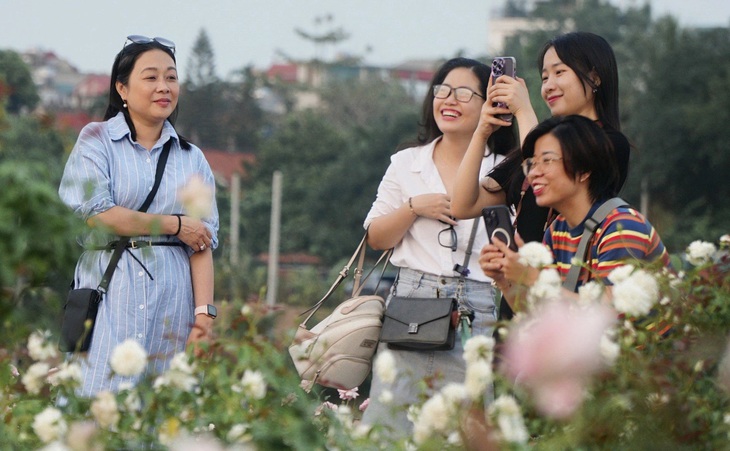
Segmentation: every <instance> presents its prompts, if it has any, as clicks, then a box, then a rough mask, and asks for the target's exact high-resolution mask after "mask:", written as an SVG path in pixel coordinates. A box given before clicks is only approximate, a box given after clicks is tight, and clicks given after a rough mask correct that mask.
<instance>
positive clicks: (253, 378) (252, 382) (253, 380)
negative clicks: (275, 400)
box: [231, 370, 266, 399]
mask: <svg viewBox="0 0 730 451" xmlns="http://www.w3.org/2000/svg"><path fill="white" fill-rule="evenodd" d="M231 388H232V390H233V391H234V392H236V393H241V392H243V393H244V394H245V395H246V396H247V397H249V398H251V399H263V398H264V396H266V381H264V376H263V374H261V373H260V372H259V371H252V370H246V371H244V373H243V377H241V382H240V383H239V384H237V385H234V386H233V387H231Z"/></svg>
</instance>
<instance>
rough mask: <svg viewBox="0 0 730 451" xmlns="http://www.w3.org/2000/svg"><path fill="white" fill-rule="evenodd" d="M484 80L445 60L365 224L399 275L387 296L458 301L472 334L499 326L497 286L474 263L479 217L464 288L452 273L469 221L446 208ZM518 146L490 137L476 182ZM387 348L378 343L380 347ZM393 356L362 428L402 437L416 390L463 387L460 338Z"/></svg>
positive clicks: (478, 69) (482, 74)
mask: <svg viewBox="0 0 730 451" xmlns="http://www.w3.org/2000/svg"><path fill="white" fill-rule="evenodd" d="M490 73H491V70H490V68H489V67H488V66H487V65H485V64H483V63H480V62H478V61H475V60H472V59H467V58H454V59H451V60H449V61H447V62H446V63H444V64H443V66H441V67H440V68H439V69H438V71H437V72H436V74H435V75H434V78H433V80H432V81H431V86H430V88H429V90H428V92H427V95H426V98H425V99H424V103H423V111H422V118H421V123H420V125H421V133H420V134H419V137H418V145H416V146H414V147H409V148H407V149H404V150H401V151H399V152H397V153H396V154H394V155H393V156H392V157H391V163H390V166H389V167H388V169H387V171H386V173H385V175H384V176H383V179H382V181H381V182H380V186H379V187H378V194H377V198H376V199H375V202H373V206H372V208H371V209H370V212H369V213H368V215H367V218H366V219H365V224H364V225H365V228H366V229H368V244H369V245H370V246H371V247H373V248H375V249H389V248H393V255H392V257H391V260H390V261H391V263H392V264H393V265H394V266H396V267H398V269H399V272H398V277H397V279H396V282H395V284H394V286H393V289H392V291H391V293H390V297H392V296H406V297H414V298H435V297H440V298H456V299H457V300H458V302H459V304H460V306H461V307H466V308H468V309H469V310H471V311H473V312H474V314H475V317H474V320H473V321H472V331H471V333H472V334H474V335H476V334H483V335H487V336H491V334H492V331H493V330H492V329H493V327H494V323H495V321H496V307H495V302H494V296H495V294H494V288H493V287H492V286H491V279H489V278H488V277H486V276H485V275H484V274H483V273H482V271H479V263H478V260H479V258H478V257H479V249H481V248H482V247H483V246H484V245H485V244H486V242H487V234H486V232H485V230H484V224H483V223H482V221H481V220H480V219H477V221H479V223H478V227H479V230H477V233H476V236H475V239H474V244H473V246H472V249H473V250H475V251H474V252H472V254H471V257H470V259H469V261H468V266H467V268H468V271H466V272H465V273H466V277H465V279H464V281H463V283H462V282H460V280H459V273H458V272H457V268H456V267H455V265H463V263H464V259H465V253H466V250H467V247H468V244H469V238H470V235H471V230H472V226H473V224H474V221H475V219H463V220H459V221H457V220H455V219H454V218H453V216H452V214H451V205H450V204H451V193H452V187H453V185H454V182H455V178H456V173H457V170H458V168H459V164H460V163H461V160H462V158H463V157H464V154H465V153H466V150H467V148H468V146H469V142H470V141H471V139H472V135H474V133H475V132H476V131H477V125H478V124H479V115H480V112H481V109H482V106H483V105H484V103H485V98H486V90H487V84H488V82H489V76H490ZM516 143H517V141H516V138H515V134H514V133H513V130H512V129H511V127H508V128H504V129H500V131H499V132H498V133H494V134H493V135H492V138H491V139H490V142H488V145H487V147H486V148H485V149H484V158H483V159H482V168H481V171H480V177H483V176H484V175H486V174H487V173H488V172H489V171H490V170H491V168H492V167H494V165H496V164H497V163H499V162H500V161H501V160H502V159H503V158H504V154H506V153H507V152H508V151H509V150H510V149H511V148H512V147H514V146H515V145H516ZM490 149H491V150H490ZM460 285H461V286H460ZM389 301H390V298H389V299H388V302H389ZM459 334H460V333H459ZM386 348H387V344H385V343H381V345H380V349H386ZM390 351H391V352H393V353H394V355H395V360H396V366H397V368H396V369H397V371H398V376H397V378H396V381H395V382H394V383H392V384H390V383H384V382H383V381H382V380H380V378H379V377H378V375H377V374H374V375H373V381H372V386H371V391H370V404H369V406H368V408H367V409H366V410H365V414H364V416H363V423H364V424H368V425H381V426H384V427H386V428H389V432H390V433H391V434H392V435H393V436H402V437H407V436H409V435H410V432H411V431H412V429H413V427H412V426H413V425H412V424H411V423H410V421H408V419H407V417H406V409H407V407H408V406H410V405H412V404H414V403H416V402H417V401H418V399H419V396H420V395H421V392H420V389H419V387H420V386H421V385H420V384H419V383H418V382H419V381H423V380H427V381H428V382H429V387H430V390H433V392H435V391H438V390H439V389H440V388H441V387H443V386H445V385H446V384H448V383H450V382H461V383H463V382H464V376H465V362H464V359H463V357H462V354H463V347H462V343H461V338H460V336H459V335H457V339H456V345H455V346H454V349H452V350H450V351H410V350H409V351H402V350H392V349H391V350H390ZM384 391H389V392H390V393H392V394H393V400H392V402H390V403H388V404H384V403H383V402H382V396H381V395H382V394H383V392H384ZM429 394H431V393H429ZM386 432H387V431H386Z"/></svg>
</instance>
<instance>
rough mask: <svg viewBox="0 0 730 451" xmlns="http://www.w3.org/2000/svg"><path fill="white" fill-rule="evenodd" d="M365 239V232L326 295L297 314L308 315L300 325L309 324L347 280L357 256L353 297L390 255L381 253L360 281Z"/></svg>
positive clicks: (365, 248)
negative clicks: (362, 283)
mask: <svg viewBox="0 0 730 451" xmlns="http://www.w3.org/2000/svg"><path fill="white" fill-rule="evenodd" d="M367 237H368V233H367V232H365V235H364V236H363V237H362V240H360V244H359V245H358V246H357V249H355V253H354V254H352V257H350V260H349V261H348V262H347V264H345V266H344V267H343V268H342V269H341V270H340V272H339V274H338V276H337V279H335V281H334V283H333V284H332V286H331V287H330V289H329V290H327V293H325V295H324V296H322V299H320V300H319V301H317V303H316V304H314V305H313V306H312V307H310V308H308V309H307V310H305V311H303V312H302V313H300V314H299V316H302V315H306V314H307V313H309V315H308V316H307V318H306V319H305V320H304V321H302V325H306V324H307V322H309V320H310V319H311V318H312V316H314V314H315V313H317V310H319V308H320V307H322V304H324V302H325V301H326V300H327V298H329V297H330V296H331V295H332V293H334V292H335V290H336V289H337V287H339V286H340V284H341V283H342V281H343V280H345V279H346V278H347V276H348V274H349V272H350V267H351V266H352V264H353V263H354V262H355V259H357V258H358V256H359V257H360V258H359V260H358V265H357V267H356V268H355V280H354V284H353V288H352V292H353V297H354V296H357V295H359V294H360V290H362V286H361V282H364V281H365V280H367V278H368V277H370V274H371V273H372V271H373V269H375V267H377V266H378V265H379V264H380V262H381V261H382V260H383V259H384V258H385V257H386V256H388V255H390V252H391V250H392V249H388V250H385V251H383V253H382V254H381V255H380V258H379V259H378V262H377V263H376V264H375V266H373V267H372V268H371V269H370V272H368V275H367V276H365V279H362V280H361V276H362V268H363V264H364V263H365V251H366V250H367ZM384 272H385V267H383V273H384ZM381 277H382V273H381Z"/></svg>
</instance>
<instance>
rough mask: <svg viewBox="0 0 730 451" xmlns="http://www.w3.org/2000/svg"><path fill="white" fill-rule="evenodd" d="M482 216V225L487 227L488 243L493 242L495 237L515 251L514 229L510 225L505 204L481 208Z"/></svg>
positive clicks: (510, 219) (510, 220)
mask: <svg viewBox="0 0 730 451" xmlns="http://www.w3.org/2000/svg"><path fill="white" fill-rule="evenodd" d="M482 218H484V226H485V227H486V228H487V236H488V237H489V242H490V243H492V244H494V240H495V239H497V240H500V241H501V242H503V243H505V244H506V245H507V247H509V248H510V249H512V250H513V251H515V252H517V243H515V230H514V227H513V226H512V218H511V217H510V213H509V208H507V207H506V206H505V205H497V206H494V207H487V208H485V209H483V210H482Z"/></svg>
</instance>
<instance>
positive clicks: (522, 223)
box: [489, 129, 631, 242]
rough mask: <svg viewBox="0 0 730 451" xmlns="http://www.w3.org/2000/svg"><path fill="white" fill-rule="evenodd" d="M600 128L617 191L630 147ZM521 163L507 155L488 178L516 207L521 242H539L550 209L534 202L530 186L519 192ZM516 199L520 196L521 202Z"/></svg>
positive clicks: (626, 170) (624, 174) (623, 139)
mask: <svg viewBox="0 0 730 451" xmlns="http://www.w3.org/2000/svg"><path fill="white" fill-rule="evenodd" d="M604 131H605V132H606V135H607V136H608V138H609V139H610V140H611V143H612V144H613V148H614V152H615V155H616V163H617V164H618V171H619V178H620V180H619V190H621V188H622V187H623V186H624V182H626V177H627V176H628V173H629V155H630V152H631V146H630V145H629V141H628V139H626V136H624V135H623V133H621V132H618V131H615V130H612V129H604ZM521 163H522V162H521V161H519V160H518V159H515V158H508V159H507V160H504V161H503V163H502V164H500V165H498V166H497V167H495V168H494V169H492V172H490V173H489V177H491V178H492V179H494V181H496V182H497V183H498V184H499V186H501V187H502V188H504V189H505V190H506V195H507V205H510V206H512V207H514V208H515V209H517V208H518V206H519V214H518V215H517V219H516V222H515V226H516V228H517V232H519V234H520V236H521V237H522V239H523V240H524V241H525V242H529V241H539V242H542V239H543V236H544V235H545V230H546V229H547V226H549V224H546V221H547V219H548V212H549V211H550V209H549V208H545V207H540V206H538V205H537V202H536V201H535V195H534V194H533V193H532V187H530V186H528V187H527V189H526V190H525V193H524V196H523V195H522V185H523V183H524V181H525V174H523V173H522V167H521ZM520 198H522V204H521V205H520Z"/></svg>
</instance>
